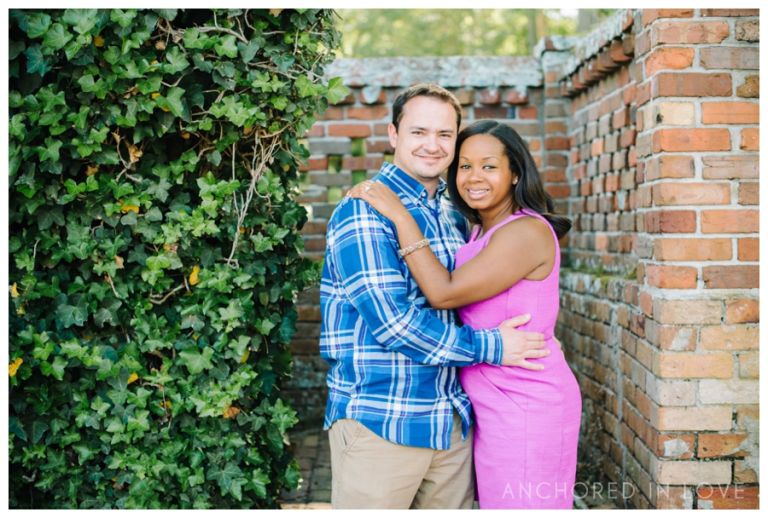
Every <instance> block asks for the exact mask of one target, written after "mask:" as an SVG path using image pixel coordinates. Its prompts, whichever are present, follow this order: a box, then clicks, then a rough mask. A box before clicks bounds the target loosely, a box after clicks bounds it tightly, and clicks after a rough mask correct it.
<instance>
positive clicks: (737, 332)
mask: <svg viewBox="0 0 768 518" xmlns="http://www.w3.org/2000/svg"><path fill="white" fill-rule="evenodd" d="M759 336H760V330H759V328H758V327H757V326H744V325H718V326H704V327H702V328H701V340H700V342H699V346H700V347H701V348H702V349H705V350H708V351H715V350H719V351H743V350H749V349H757V348H758V345H759V344H758V339H759Z"/></svg>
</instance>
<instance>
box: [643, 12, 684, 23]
mask: <svg viewBox="0 0 768 518" xmlns="http://www.w3.org/2000/svg"><path fill="white" fill-rule="evenodd" d="M642 13H643V25H648V24H649V23H652V22H654V21H656V20H658V19H659V18H691V17H692V16H693V9H643V10H642Z"/></svg>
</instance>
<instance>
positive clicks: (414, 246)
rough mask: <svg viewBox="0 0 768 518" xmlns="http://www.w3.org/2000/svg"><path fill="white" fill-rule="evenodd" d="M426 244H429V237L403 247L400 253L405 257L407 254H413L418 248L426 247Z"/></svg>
mask: <svg viewBox="0 0 768 518" xmlns="http://www.w3.org/2000/svg"><path fill="white" fill-rule="evenodd" d="M425 246H429V239H422V240H421V241H417V242H415V243H413V244H410V245H408V246H406V247H405V248H401V249H400V250H399V252H398V253H399V254H400V257H405V256H406V255H409V254H412V253H413V252H415V251H416V250H418V249H420V248H424V247H425Z"/></svg>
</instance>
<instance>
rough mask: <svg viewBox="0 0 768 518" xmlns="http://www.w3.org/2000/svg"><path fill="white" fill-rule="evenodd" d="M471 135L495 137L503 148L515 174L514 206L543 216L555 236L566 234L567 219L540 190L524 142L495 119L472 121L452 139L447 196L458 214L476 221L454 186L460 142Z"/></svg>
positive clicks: (470, 209) (534, 166)
mask: <svg viewBox="0 0 768 518" xmlns="http://www.w3.org/2000/svg"><path fill="white" fill-rule="evenodd" d="M475 135H491V136H493V137H496V139H498V140H499V142H501V143H502V145H503V146H504V151H505V152H506V154H507V158H508V159H509V167H510V169H511V170H512V172H513V173H514V174H516V175H517V176H518V182H517V185H515V186H513V188H512V196H513V197H514V201H515V206H516V208H517V209H521V208H525V209H529V210H532V211H535V212H538V213H539V214H541V215H542V216H544V218H545V219H546V220H547V221H548V222H549V224H550V225H552V228H553V229H554V230H555V234H557V237H558V238H561V237H563V236H564V235H565V234H567V233H568V231H569V230H570V229H571V220H570V219H568V218H566V217H564V216H557V215H555V214H554V212H553V211H554V204H553V203H552V197H551V196H550V195H549V194H548V193H547V191H545V190H544V186H543V185H542V183H541V176H540V175H539V170H538V169H537V168H536V164H535V163H534V162H533V157H531V153H530V152H529V151H528V147H527V146H526V145H525V141H523V139H522V138H521V137H520V135H518V133H517V132H516V131H515V130H513V129H512V128H510V127H509V126H507V125H506V124H502V123H500V122H497V121H495V120H479V121H476V122H473V123H472V124H470V125H469V126H467V127H466V128H464V129H463V130H461V131H460V132H459V136H458V138H457V139H456V154H455V155H454V157H453V162H451V165H450V166H449V167H448V192H449V193H450V195H451V201H453V203H454V205H456V207H457V208H458V209H459V210H460V211H461V213H462V214H464V215H465V216H466V217H467V218H468V219H469V220H470V221H471V222H472V223H480V215H479V214H478V212H477V211H476V210H474V209H472V208H470V206H469V205H467V204H466V202H465V201H464V200H463V199H462V198H461V196H460V195H459V189H458V187H457V185H456V174H457V172H458V169H459V152H460V151H461V145H462V144H463V143H464V141H465V140H467V139H468V138H469V137H473V136H475Z"/></svg>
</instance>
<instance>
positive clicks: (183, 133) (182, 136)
mask: <svg viewBox="0 0 768 518" xmlns="http://www.w3.org/2000/svg"><path fill="white" fill-rule="evenodd" d="M189 137H190V134H189V132H188V131H182V132H181V138H183V139H184V140H189Z"/></svg>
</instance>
